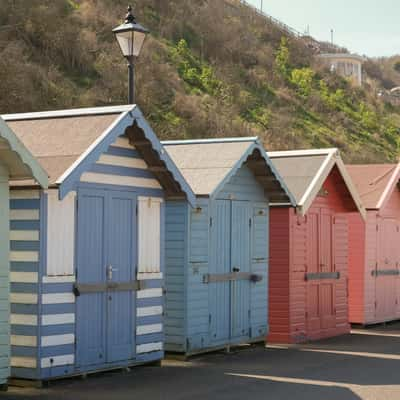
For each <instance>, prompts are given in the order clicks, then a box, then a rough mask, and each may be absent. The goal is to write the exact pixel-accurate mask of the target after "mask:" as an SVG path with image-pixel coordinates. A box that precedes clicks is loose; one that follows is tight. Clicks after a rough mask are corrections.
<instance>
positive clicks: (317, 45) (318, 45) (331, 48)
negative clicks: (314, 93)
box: [228, 0, 347, 53]
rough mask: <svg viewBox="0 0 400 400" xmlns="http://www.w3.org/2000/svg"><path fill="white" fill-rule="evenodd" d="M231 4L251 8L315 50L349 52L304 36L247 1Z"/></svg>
mask: <svg viewBox="0 0 400 400" xmlns="http://www.w3.org/2000/svg"><path fill="white" fill-rule="evenodd" d="M228 1H229V2H230V3H236V4H237V3H240V4H243V5H245V6H247V7H249V8H251V9H252V10H253V11H254V12H255V13H256V14H258V15H259V16H260V17H264V18H266V19H267V20H268V21H269V22H271V23H273V24H274V25H275V26H277V27H278V28H279V29H281V30H282V31H283V32H284V33H286V34H287V35H290V36H294V37H296V38H298V39H300V40H303V41H305V42H306V43H307V44H308V45H309V46H310V47H313V48H315V49H318V50H321V48H323V50H324V51H326V52H333V53H337V52H339V51H340V52H341V51H344V52H346V51H347V50H346V49H345V48H343V47H341V46H338V45H336V44H334V43H329V42H323V41H318V40H316V39H315V38H313V37H312V36H310V35H309V34H304V33H301V32H300V31H298V30H297V29H294V28H292V27H291V26H289V25H287V24H285V23H284V22H282V21H280V20H278V19H277V18H275V17H273V16H272V15H269V14H267V13H266V12H265V11H263V10H261V9H259V8H257V7H256V6H254V5H253V4H250V3H249V2H248V1H246V0H236V1H235V0H228Z"/></svg>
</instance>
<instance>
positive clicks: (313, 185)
mask: <svg viewBox="0 0 400 400" xmlns="http://www.w3.org/2000/svg"><path fill="white" fill-rule="evenodd" d="M335 153H337V149H332V151H331V152H330V153H329V154H327V157H326V159H325V160H324V162H323V163H322V164H321V166H320V168H319V170H318V172H317V173H316V174H315V176H314V178H313V179H312V181H311V183H310V185H309V186H308V188H307V190H306V191H305V192H304V194H303V197H302V198H301V199H300V201H299V203H298V206H299V207H300V208H301V211H302V213H303V214H305V213H306V212H307V209H308V207H307V205H306V203H310V204H311V202H312V200H313V198H312V197H311V194H312V193H313V191H316V190H318V187H317V184H318V183H319V182H320V180H321V178H322V177H323V176H324V175H325V174H326V175H327V169H328V166H329V164H330V163H331V162H332V158H333V155H334V154H335ZM329 170H330V169H329ZM310 200H311V201H310Z"/></svg>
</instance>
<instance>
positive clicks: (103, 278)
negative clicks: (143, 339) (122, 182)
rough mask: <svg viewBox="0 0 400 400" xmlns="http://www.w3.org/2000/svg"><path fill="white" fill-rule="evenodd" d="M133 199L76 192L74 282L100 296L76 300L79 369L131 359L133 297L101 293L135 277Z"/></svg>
mask: <svg viewBox="0 0 400 400" xmlns="http://www.w3.org/2000/svg"><path fill="white" fill-rule="evenodd" d="M136 237H137V236H136V196H135V194H134V193H130V192H119V191H102V190H88V189H80V190H79V192H78V216H77V282H78V283H79V284H91V285H94V286H95V287H96V288H97V287H98V292H90V293H85V292H83V293H81V295H80V296H78V297H77V315H76V326H77V365H78V366H80V367H85V366H96V365H101V364H106V363H114V362H118V361H122V360H130V359H133V358H134V357H135V292H133V291H132V290H118V289H116V290H105V289H104V287H105V285H106V284H107V283H110V282H112V283H116V284H128V285H129V284H130V283H131V282H133V281H134V279H135V275H136V267H135V266H136Z"/></svg>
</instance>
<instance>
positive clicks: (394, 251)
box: [347, 164, 400, 325]
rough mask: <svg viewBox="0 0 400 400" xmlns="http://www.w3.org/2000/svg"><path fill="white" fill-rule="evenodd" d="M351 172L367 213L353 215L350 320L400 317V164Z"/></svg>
mask: <svg viewBox="0 0 400 400" xmlns="http://www.w3.org/2000/svg"><path fill="white" fill-rule="evenodd" d="M347 169H348V171H349V174H350V175H351V177H352V179H353V182H354V184H355V185H356V187H357V190H358V192H359V193H360V196H361V199H362V202H363V204H364V206H365V208H366V210H367V219H366V222H364V221H363V220H362V219H360V217H359V216H358V215H357V214H354V215H353V214H352V215H351V216H350V225H349V228H350V229H349V232H350V265H349V285H350V286H349V288H350V297H349V320H350V322H351V323H356V324H363V325H369V324H375V323H380V322H386V321H391V320H395V319H400V265H399V264H400V232H399V230H400V189H399V180H400V164H378V165H348V166H347Z"/></svg>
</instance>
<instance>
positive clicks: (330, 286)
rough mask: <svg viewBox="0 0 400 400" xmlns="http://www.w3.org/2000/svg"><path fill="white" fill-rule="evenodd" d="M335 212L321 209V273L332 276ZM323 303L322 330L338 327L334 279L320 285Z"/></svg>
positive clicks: (333, 268)
mask: <svg viewBox="0 0 400 400" xmlns="http://www.w3.org/2000/svg"><path fill="white" fill-rule="evenodd" d="M333 218H334V216H333V212H332V211H331V210H329V209H324V208H323V209H321V231H320V260H321V262H320V272H323V273H327V274H330V273H332V272H334V270H335V267H334V262H333V249H334V243H333V242H334V241H333ZM320 302H321V327H322V329H328V328H334V327H335V326H336V315H335V314H336V310H335V283H334V280H332V279H327V280H324V281H321V283H320Z"/></svg>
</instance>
